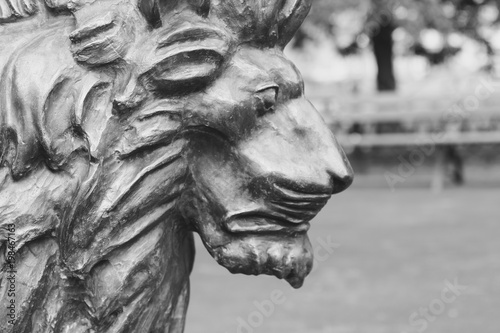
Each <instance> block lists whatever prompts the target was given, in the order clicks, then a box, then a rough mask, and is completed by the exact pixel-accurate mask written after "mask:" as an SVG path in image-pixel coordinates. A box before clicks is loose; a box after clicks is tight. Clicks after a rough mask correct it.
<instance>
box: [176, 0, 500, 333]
mask: <svg viewBox="0 0 500 333" xmlns="http://www.w3.org/2000/svg"><path fill="white" fill-rule="evenodd" d="M499 8H500V1H499V0H482V1H481V0H314V1H313V9H312V11H311V14H310V16H309V18H308V19H307V21H306V22H305V23H304V25H303V26H302V28H301V29H300V31H299V33H298V34H297V36H296V38H295V39H294V41H293V42H292V43H291V44H290V46H289V47H288V49H287V50H286V53H287V55H288V57H289V58H290V59H292V61H294V62H295V64H296V65H297V67H298V68H299V69H300V71H301V72H302V74H303V77H304V80H305V81H306V95H307V96H308V97H309V99H310V100H311V102H312V103H313V104H314V105H315V106H316V108H317V109H318V111H319V112H320V113H321V114H322V116H323V117H324V119H325V121H326V122H327V124H328V125H329V126H330V127H331V129H332V131H333V132H334V133H335V135H336V136H337V139H338V140H339V141H340V143H341V144H342V146H343V147H344V149H345V151H346V153H347V154H348V156H349V159H350V161H351V164H352V165H353V168H354V170H355V173H356V178H355V182H354V184H353V186H352V187H351V188H350V189H349V190H348V191H346V192H344V193H342V194H340V195H337V196H335V197H333V198H332V200H331V201H330V203H329V204H328V206H327V207H325V209H324V210H323V211H322V212H321V213H320V215H318V216H317V217H316V218H315V220H313V221H312V223H311V224H312V228H311V231H310V238H311V241H312V243H313V245H314V247H315V251H316V252H317V253H316V261H315V268H314V270H313V272H312V273H311V275H310V276H309V278H308V279H307V280H306V283H305V285H304V286H303V287H302V289H299V290H294V289H292V288H291V287H289V286H288V285H287V284H286V282H283V281H279V280H277V279H275V278H272V277H263V276H261V277H258V278H256V277H246V276H241V275H235V276H233V275H231V274H229V273H228V272H227V271H226V270H225V269H224V268H222V267H219V266H218V265H217V264H216V263H215V261H214V260H213V259H212V258H211V257H210V256H209V255H208V254H207V252H206V250H205V249H204V248H203V245H202V244H201V242H200V241H199V239H197V250H198V253H197V258H196V263H195V268H194V272H193V274H192V280H191V281H192V289H191V294H192V296H191V304H190V308H189V311H188V319H187V327H186V332H187V333H198V332H218V333H232V332H237V333H252V332H265V333H285V332H287V333H294V332H297V333H299V332H300V333H351V332H352V333H365V332H366V333H378V332H380V333H392V332H394V333H414V332H429V333H471V332H474V331H477V332H481V333H498V332H500V154H499V153H498V152H499V149H500V15H499ZM278 296H279V297H278Z"/></svg>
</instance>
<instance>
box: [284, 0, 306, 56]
mask: <svg viewBox="0 0 500 333" xmlns="http://www.w3.org/2000/svg"><path fill="white" fill-rule="evenodd" d="M311 5H312V0H285V1H284V4H283V7H282V8H281V10H280V11H279V14H278V29H279V41H278V45H280V46H281V47H285V46H286V45H287V44H288V43H289V42H290V41H291V40H292V38H293V36H294V35H295V33H296V32H297V30H298V29H299V27H300V26H301V25H302V23H303V22H304V20H305V18H306V17H307V14H309V11H310V10H311Z"/></svg>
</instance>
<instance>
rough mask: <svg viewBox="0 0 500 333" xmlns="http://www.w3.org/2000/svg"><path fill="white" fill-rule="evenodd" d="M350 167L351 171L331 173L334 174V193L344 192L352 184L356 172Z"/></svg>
mask: <svg viewBox="0 0 500 333" xmlns="http://www.w3.org/2000/svg"><path fill="white" fill-rule="evenodd" d="M348 169H349V171H347V172H345V173H340V174H339V173H330V175H331V176H332V189H333V191H332V194H337V193H340V192H343V191H345V190H347V189H348V188H349V186H351V184H352V182H353V180H354V172H353V171H352V168H351V167H350V166H349V167H348Z"/></svg>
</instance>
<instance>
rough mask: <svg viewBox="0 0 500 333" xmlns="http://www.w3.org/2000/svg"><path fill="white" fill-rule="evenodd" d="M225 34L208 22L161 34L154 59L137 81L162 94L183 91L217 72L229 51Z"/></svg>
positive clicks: (188, 90) (188, 89) (203, 84)
mask: <svg viewBox="0 0 500 333" xmlns="http://www.w3.org/2000/svg"><path fill="white" fill-rule="evenodd" d="M226 36H227V34H225V33H223V32H222V31H219V30H216V29H214V28H212V27H210V26H208V25H205V24H203V25H199V24H196V25H192V24H189V23H188V24H186V25H185V26H184V27H181V28H180V29H176V30H175V31H173V32H171V33H168V34H166V35H164V36H161V37H160V39H159V43H158V46H157V48H156V50H155V57H154V59H155V61H154V63H153V64H152V66H151V67H150V68H149V69H148V70H147V71H146V72H145V73H144V74H142V75H141V77H140V80H141V81H143V82H144V83H145V85H146V86H147V87H148V88H149V89H150V90H154V91H157V92H159V93H161V94H166V95H171V94H186V93H189V92H192V91H193V90H198V89H201V88H203V87H206V85H207V84H208V83H210V81H211V80H213V79H214V78H215V76H217V75H218V73H219V71H220V69H221V68H222V65H223V63H224V59H225V57H226V54H227V53H228V50H229V41H228V40H226Z"/></svg>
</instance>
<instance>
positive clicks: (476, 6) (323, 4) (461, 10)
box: [295, 0, 500, 91]
mask: <svg viewBox="0 0 500 333" xmlns="http://www.w3.org/2000/svg"><path fill="white" fill-rule="evenodd" d="M486 6H489V7H490V8H493V7H494V8H496V9H498V8H500V0H348V1H342V0H315V1H314V4H313V9H312V11H311V14H310V17H309V19H308V21H307V23H306V26H307V24H309V25H312V26H315V27H316V28H319V29H322V30H323V31H325V32H326V33H328V34H330V35H331V36H332V37H334V38H335V37H336V36H337V35H338V34H339V33H341V32H340V31H338V29H336V23H335V21H336V19H337V18H338V17H339V15H341V13H343V12H345V11H353V10H354V11H357V12H358V14H359V16H360V17H361V18H362V20H363V22H364V24H363V26H362V27H361V28H360V29H358V31H357V33H356V34H353V36H352V42H351V43H348V44H347V45H341V46H340V47H339V49H340V50H339V51H340V52H341V54H345V55H348V54H351V53H353V52H355V51H356V49H358V45H357V40H358V38H357V37H358V36H359V35H364V36H367V37H369V39H370V41H371V44H372V48H373V52H374V55H375V59H376V62H377V66H378V75H377V88H378V90H379V91H393V90H395V89H396V86H397V85H396V80H395V76H394V69H393V43H394V42H393V37H392V35H393V32H394V30H395V29H396V28H398V27H401V28H403V29H404V30H405V31H406V32H407V34H408V35H409V36H411V38H412V40H413V47H412V51H413V52H416V53H417V54H422V55H425V56H426V57H428V58H429V60H430V61H431V63H439V62H442V61H444V60H446V59H447V58H448V57H449V56H452V55H454V54H455V53H456V52H457V49H456V48H454V47H453V46H450V45H448V43H447V41H446V37H447V36H449V35H450V34H452V33H459V34H462V35H465V36H468V37H470V38H472V39H475V40H477V41H478V42H480V43H482V44H483V45H484V46H485V47H486V49H487V52H488V54H490V55H492V54H493V53H494V50H493V48H492V47H491V45H490V43H489V41H488V38H487V36H484V33H483V32H482V31H483V30H484V29H482V28H483V27H484V26H485V25H492V24H498V23H499V22H500V16H499V15H498V10H497V12H496V17H494V18H493V19H491V17H490V19H485V18H484V15H482V12H481V9H483V8H485V7H486ZM490 16H491V15H490ZM354 24H356V23H354ZM429 29H431V30H433V31H436V32H438V33H439V34H441V35H442V36H443V41H444V42H443V45H442V48H441V49H438V50H431V49H428V47H427V46H426V45H425V41H423V40H422V32H424V31H425V30H429ZM299 36H301V39H302V41H303V40H304V39H306V38H314V37H313V36H310V35H308V34H307V31H301V33H300V34H299ZM302 44H303V43H298V44H295V45H296V46H298V47H300V46H301V45H302Z"/></svg>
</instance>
